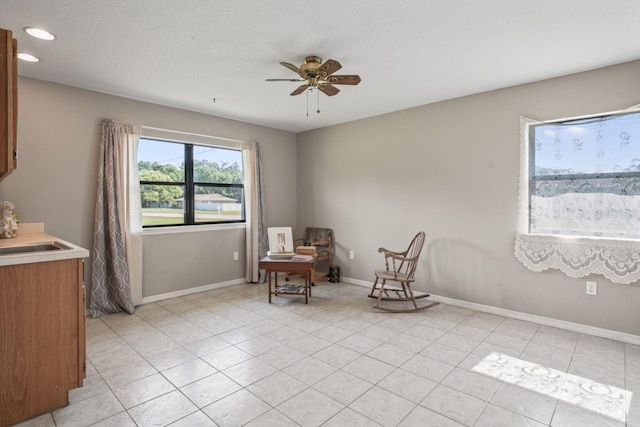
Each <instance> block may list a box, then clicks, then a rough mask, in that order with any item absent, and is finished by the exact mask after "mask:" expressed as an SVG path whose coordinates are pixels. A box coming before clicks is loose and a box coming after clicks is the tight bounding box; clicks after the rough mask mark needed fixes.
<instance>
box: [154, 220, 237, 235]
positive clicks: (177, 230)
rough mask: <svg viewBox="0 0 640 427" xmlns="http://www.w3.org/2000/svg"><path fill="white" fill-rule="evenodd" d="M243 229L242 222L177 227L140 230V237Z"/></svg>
mask: <svg viewBox="0 0 640 427" xmlns="http://www.w3.org/2000/svg"><path fill="white" fill-rule="evenodd" d="M244 228H245V223H244V222H234V223H229V224H202V225H179V226H176V227H156V228H144V229H142V235H143V236H156V235H160V234H185V233H201V232H203V231H220V230H239V229H244Z"/></svg>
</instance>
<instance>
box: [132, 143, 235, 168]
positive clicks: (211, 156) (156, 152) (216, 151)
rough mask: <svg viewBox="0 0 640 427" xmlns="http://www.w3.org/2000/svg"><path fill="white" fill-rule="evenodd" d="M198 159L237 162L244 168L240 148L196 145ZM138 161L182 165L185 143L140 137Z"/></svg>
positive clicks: (196, 157) (195, 155) (195, 154)
mask: <svg viewBox="0 0 640 427" xmlns="http://www.w3.org/2000/svg"><path fill="white" fill-rule="evenodd" d="M193 151H194V153H193V154H194V157H195V159H197V160H208V161H210V162H216V163H218V164H222V163H228V164H230V165H231V164H233V163H237V164H238V166H239V167H240V169H241V170H242V152H241V151H239V150H233V149H227V148H219V147H207V146H204V145H196V146H194V148H193ZM138 161H147V162H152V163H153V162H157V163H159V164H163V165H169V164H170V165H174V166H176V167H178V168H179V167H181V166H182V163H183V162H184V145H183V144H181V143H172V142H167V141H158V140H155V139H147V138H140V143H139V144H138Z"/></svg>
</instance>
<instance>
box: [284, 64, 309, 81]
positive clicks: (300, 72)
mask: <svg viewBox="0 0 640 427" xmlns="http://www.w3.org/2000/svg"><path fill="white" fill-rule="evenodd" d="M280 64H282V65H283V66H285V67H287V68H288V69H290V70H291V71H293V72H294V73H296V74H297V75H299V76H300V77H302V78H303V79H306V78H307V73H305V72H304V71H302V70H301V69H300V68H298V67H296V66H295V65H293V64H289V63H288V62H281V63H280Z"/></svg>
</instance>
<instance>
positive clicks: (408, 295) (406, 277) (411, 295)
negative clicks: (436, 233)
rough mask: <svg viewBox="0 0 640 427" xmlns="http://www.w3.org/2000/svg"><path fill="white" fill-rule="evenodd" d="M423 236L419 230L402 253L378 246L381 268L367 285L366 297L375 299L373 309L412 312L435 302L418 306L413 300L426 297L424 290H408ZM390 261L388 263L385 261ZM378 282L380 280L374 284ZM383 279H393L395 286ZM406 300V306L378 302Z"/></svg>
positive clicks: (433, 304)
mask: <svg viewBox="0 0 640 427" xmlns="http://www.w3.org/2000/svg"><path fill="white" fill-rule="evenodd" d="M424 239H425V235H424V232H423V231H421V232H419V233H418V234H416V236H415V237H414V238H413V240H411V243H410V244H409V247H408V248H407V250H406V251H404V252H394V251H390V250H388V249H385V248H380V249H378V252H382V253H384V261H385V269H384V270H376V271H375V275H376V280H375V282H374V283H373V287H372V288H371V293H370V294H369V297H370V298H377V299H378V303H377V304H376V305H374V306H373V308H375V309H378V310H384V311H389V312H392V313H413V312H416V311H420V310H425V309H427V308H429V307H433V306H435V305H438V304H439V303H437V302H433V303H430V304H425V305H418V303H417V302H416V300H418V299H421V298H426V297H428V296H429V294H427V293H424V292H414V291H413V290H412V289H411V283H413V281H414V279H413V275H414V273H415V271H416V266H417V265H418V258H420V252H422V246H423V245H424ZM389 261H391V262H389ZM378 281H382V282H381V283H380V285H378ZM387 281H393V282H397V283H398V284H399V286H389V285H387V284H386V283H387ZM383 300H385V301H410V302H412V303H413V307H409V308H392V307H389V306H385V305H382V304H381V303H382V301H383Z"/></svg>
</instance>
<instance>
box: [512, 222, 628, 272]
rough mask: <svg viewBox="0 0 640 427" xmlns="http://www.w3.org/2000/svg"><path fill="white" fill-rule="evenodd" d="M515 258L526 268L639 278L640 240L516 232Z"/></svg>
mask: <svg viewBox="0 0 640 427" xmlns="http://www.w3.org/2000/svg"><path fill="white" fill-rule="evenodd" d="M515 255H516V258H518V260H519V261H520V262H521V263H522V264H523V265H524V266H525V267H527V268H528V269H529V270H532V271H544V270H547V269H549V268H553V269H557V270H560V271H562V272H563V273H565V274H566V275H567V276H569V277H573V278H578V277H584V276H587V275H589V274H602V275H603V276H604V277H606V278H607V279H609V280H611V281H612V282H614V283H622V284H629V283H633V282H636V281H638V280H640V241H638V240H631V239H629V240H625V239H611V238H594V237H571V236H555V235H543V234H517V235H516V242H515Z"/></svg>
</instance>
